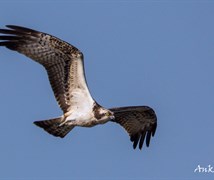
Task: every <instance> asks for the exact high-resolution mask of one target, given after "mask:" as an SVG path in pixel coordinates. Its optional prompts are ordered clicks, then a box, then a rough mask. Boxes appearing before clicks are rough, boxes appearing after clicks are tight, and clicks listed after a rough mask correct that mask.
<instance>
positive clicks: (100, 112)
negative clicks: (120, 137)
mask: <svg viewBox="0 0 214 180" xmlns="http://www.w3.org/2000/svg"><path fill="white" fill-rule="evenodd" d="M93 112H94V117H95V118H96V119H97V120H112V119H114V118H115V117H114V113H113V112H112V111H110V110H108V109H105V108H103V107H101V106H99V105H96V106H94V108H93Z"/></svg>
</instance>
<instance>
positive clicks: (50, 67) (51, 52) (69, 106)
mask: <svg viewBox="0 0 214 180" xmlns="http://www.w3.org/2000/svg"><path fill="white" fill-rule="evenodd" d="M6 27H8V28H9V29H0V33H1V34H4V35H1V36H0V46H5V47H7V48H8V49H11V50H14V51H18V52H19V53H22V54H24V55H26V56H27V57H29V58H31V59H33V60H34V61H36V62H38V63H39V64H41V65H43V66H44V68H45V69H46V71H47V73H48V78H49V81H50V84H51V87H52V89H53V92H54V95H55V98H56V100H57V102H58V104H59V106H60V108H61V109H62V111H63V115H62V116H60V117H57V118H53V119H49V120H43V121H35V122H34V124H35V125H37V126H39V127H41V128H43V129H44V130H45V131H47V132H48V133H50V134H52V135H54V136H57V137H61V138H63V137H65V136H66V135H67V134H68V133H69V132H70V131H71V130H72V129H73V128H74V127H75V126H81V127H92V126H95V125H98V124H104V123H107V122H109V121H111V122H116V123H119V124H120V125H121V126H122V127H123V128H124V129H125V130H126V131H127V132H128V134H129V136H130V140H131V141H132V142H133V148H134V149H135V148H136V147H137V145H138V144H139V149H142V146H143V142H144V139H145V138H146V145H147V147H148V146H149V143H150V138H151V135H152V136H154V134H155V130H156V127H157V117H156V115H155V112H154V110H153V109H152V108H150V107H148V106H130V107H117V108H110V109H106V108H104V107H102V106H100V105H99V104H98V103H97V102H96V101H95V100H94V99H93V98H92V97H91V94H90V92H89V89H88V86H87V83H86V78H85V72H84V63H83V54H82V52H81V51H80V50H79V49H77V48H76V47H74V46H72V45H71V44H68V43H67V42H65V41H62V40H60V39H58V38H56V37H54V36H52V35H49V34H46V33H43V32H39V31H36V30H33V29H29V28H25V27H20V26H14V25H7V26H6Z"/></svg>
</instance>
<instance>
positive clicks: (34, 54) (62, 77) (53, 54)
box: [0, 25, 87, 113]
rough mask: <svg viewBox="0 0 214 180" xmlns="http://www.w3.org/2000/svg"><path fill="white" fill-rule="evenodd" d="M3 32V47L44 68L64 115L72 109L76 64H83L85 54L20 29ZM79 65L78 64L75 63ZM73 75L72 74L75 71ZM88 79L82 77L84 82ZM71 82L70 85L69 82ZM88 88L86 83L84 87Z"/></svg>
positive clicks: (47, 36)
mask: <svg viewBox="0 0 214 180" xmlns="http://www.w3.org/2000/svg"><path fill="white" fill-rule="evenodd" d="M7 27H8V28H9V29H0V33H1V34H4V35H1V36H0V46H5V47H7V48H8V49H11V50H14V51H18V52H19V53H22V54H24V55H26V56H27V57H30V58H31V59H33V60H35V61H36V62H38V63H40V64H41V65H43V66H44V67H45V69H46V70H47V72H48V77H49V80H50V83H51V86H52V89H53V91H54V95H55V97H56V99H57V101H58V104H59V106H60V107H61V109H62V110H63V112H64V113H66V112H68V111H69V110H70V109H69V108H70V105H71V102H70V99H71V97H72V95H71V90H70V89H71V84H72V82H71V81H72V80H73V81H75V79H74V78H73V77H71V76H72V75H74V73H75V69H72V68H73V67H72V65H73V64H77V63H76V62H77V61H82V65H83V56H82V53H81V52H80V51H79V50H78V49H77V48H76V47H74V46H72V45H70V44H68V43H66V42H65V41H62V40H60V39H58V38H56V37H54V36H51V35H49V34H46V33H42V32H39V31H35V30H32V29H29V28H24V27H20V26H14V25H8V26H7ZM74 61H76V62H74ZM72 70H73V72H72V73H70V71H72ZM84 78H85V77H83V79H84ZM69 81H70V82H69ZM84 85H85V86H87V85H86V83H85V84H84Z"/></svg>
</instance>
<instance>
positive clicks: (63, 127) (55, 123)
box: [34, 117, 74, 138]
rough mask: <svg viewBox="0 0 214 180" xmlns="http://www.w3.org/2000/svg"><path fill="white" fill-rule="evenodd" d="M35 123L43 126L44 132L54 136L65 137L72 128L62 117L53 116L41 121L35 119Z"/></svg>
mask: <svg viewBox="0 0 214 180" xmlns="http://www.w3.org/2000/svg"><path fill="white" fill-rule="evenodd" d="M34 124H35V125H37V126H39V127H40V128H43V129H44V130H45V131H46V132H48V133H50V134H52V135H53V136H56V137H61V138H63V137H65V136H66V135H67V134H68V133H69V132H70V131H71V130H72V129H73V128H74V126H73V125H70V124H68V122H65V120H64V119H63V118H61V117H60V118H54V119H49V120H43V121H35V122H34Z"/></svg>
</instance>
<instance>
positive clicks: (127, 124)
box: [110, 106, 157, 149]
mask: <svg viewBox="0 0 214 180" xmlns="http://www.w3.org/2000/svg"><path fill="white" fill-rule="evenodd" d="M110 110H111V111H112V112H114V116H115V119H114V120H112V121H113V122H116V123H119V124H120V125H121V126H122V127H123V128H124V129H125V130H126V131H127V132H128V134H129V136H130V140H131V141H132V142H133V148H134V149H135V148H136V147H137V145H138V144H139V149H142V147H143V142H144V140H145V138H146V146H147V147H149V144H150V139H151V136H154V135H155V131H156V127H157V117H156V114H155V112H154V110H153V109H152V108H150V107H148V106H131V107H119V108H111V109H110Z"/></svg>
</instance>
